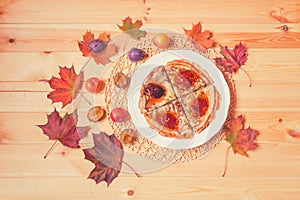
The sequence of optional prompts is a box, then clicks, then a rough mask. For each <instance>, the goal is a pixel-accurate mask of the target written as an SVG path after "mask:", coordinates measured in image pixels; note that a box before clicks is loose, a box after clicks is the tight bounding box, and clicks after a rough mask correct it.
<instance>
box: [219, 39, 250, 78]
mask: <svg viewBox="0 0 300 200" xmlns="http://www.w3.org/2000/svg"><path fill="white" fill-rule="evenodd" d="M220 46H221V51H220V53H221V54H222V56H223V58H216V59H215V60H216V63H217V64H219V65H221V66H223V67H224V69H225V71H226V72H230V73H233V72H237V70H238V69H239V68H240V67H241V66H242V65H244V64H245V62H246V61H247V59H248V54H247V49H246V47H245V46H244V45H243V44H242V43H241V42H240V43H239V44H237V45H235V47H234V48H233V50H230V49H228V47H227V46H222V45H220Z"/></svg>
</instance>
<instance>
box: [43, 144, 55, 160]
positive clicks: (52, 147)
mask: <svg viewBox="0 0 300 200" xmlns="http://www.w3.org/2000/svg"><path fill="white" fill-rule="evenodd" d="M57 141H58V140H55V142H54V143H53V144H52V146H51V147H50V149H49V150H48V151H47V153H46V154H45V155H44V159H46V158H47V156H48V155H49V153H50V152H51V151H52V150H53V149H54V146H55V145H56V143H57Z"/></svg>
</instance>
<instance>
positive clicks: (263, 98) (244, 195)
mask: <svg viewBox="0 0 300 200" xmlns="http://www.w3.org/2000/svg"><path fill="white" fill-rule="evenodd" d="M127 16H131V17H132V18H133V19H134V20H136V19H142V20H143V22H144V26H143V27H144V28H145V29H147V28H153V27H156V28H161V29H169V30H173V31H177V32H179V33H183V28H186V29H191V27H192V24H195V23H197V22H199V21H200V22H202V23H203V29H204V30H210V31H212V32H213V33H214V36H213V38H214V39H215V40H216V41H217V42H218V43H220V44H222V45H227V46H229V47H230V48H232V47H233V46H234V45H235V44H237V43H238V42H240V41H242V42H243V44H245V45H246V47H247V48H248V54H249V59H248V61H247V63H246V65H245V66H243V67H242V68H243V69H244V70H246V71H247V72H248V73H249V75H250V77H251V79H252V80H253V86H252V87H251V88H249V87H248V84H249V82H248V78H247V76H246V75H245V73H243V72H242V70H239V72H237V73H236V74H234V75H233V78H234V80H235V83H236V92H237V108H236V115H239V114H244V115H245V117H246V126H251V127H252V128H254V129H257V130H258V131H259V133H260V134H259V136H258V144H259V148H258V149H256V150H255V151H253V152H250V153H249V155H250V156H249V158H246V157H242V156H239V155H234V154H233V153H232V152H230V154H229V167H228V172H227V175H226V177H221V174H222V173H223V169H224V159H225V151H226V149H227V147H228V144H227V142H225V141H224V140H222V141H221V142H220V143H219V144H218V145H216V147H215V148H214V149H213V150H212V152H210V154H209V155H208V156H207V157H205V158H203V159H199V160H194V161H191V162H188V163H184V164H173V165H170V166H160V168H156V170H154V171H152V170H148V169H150V168H149V166H148V165H147V167H148V168H147V170H148V171H147V173H146V172H145V169H146V167H145V162H141V161H140V162H137V161H135V160H132V159H131V157H130V155H129V154H126V156H125V159H126V160H127V161H129V162H132V166H134V167H136V170H138V171H143V173H142V175H143V177H142V178H140V179H138V178H136V177H135V176H134V175H133V174H132V173H129V169H128V168H126V167H124V168H123V171H122V172H121V173H120V177H118V178H117V179H116V180H114V181H113V183H112V184H111V186H110V187H109V188H107V187H106V185H105V184H104V183H100V184H99V185H96V184H95V183H94V182H93V181H92V180H87V179H86V177H87V176H88V174H89V172H90V171H91V170H92V169H93V167H94V165H93V164H92V163H91V162H89V161H87V160H84V155H83V153H82V150H81V149H69V148H66V147H64V146H62V145H61V144H57V145H56V146H55V148H54V150H53V151H52V152H51V154H50V155H49V157H48V158H47V159H43V156H44V153H45V152H46V151H47V150H48V148H49V147H50V146H51V145H52V141H49V140H48V139H47V136H45V135H44V134H43V133H42V131H41V130H40V129H39V128H38V127H37V126H36V125H37V124H44V123H46V114H49V113H50V112H51V111H53V109H54V107H57V108H58V109H59V110H60V104H51V101H50V100H49V99H47V98H46V95H47V93H49V92H50V91H51V88H50V87H49V85H48V84H47V83H46V82H44V81H40V80H45V79H49V78H51V77H52V76H57V75H58V70H59V68H58V66H69V67H70V66H71V65H74V66H75V69H76V71H79V70H80V68H81V66H82V64H83V63H84V62H85V61H86V60H87V59H86V58H84V57H82V56H81V53H80V52H79V50H78V46H77V41H78V40H81V39H82V34H84V33H85V31H86V30H91V31H92V32H94V33H95V34H96V35H97V34H99V33H100V32H103V31H107V32H109V33H111V34H112V35H113V36H114V35H116V34H118V33H120V30H119V29H118V27H117V26H116V24H121V20H122V19H124V18H125V17H127ZM299 23H300V3H299V1H298V0H291V1H282V0H264V1H256V0H243V1H240V0H215V1H211V0H188V1H182V0H172V1H170V0H167V1H160V0H127V1H122V0H112V1H104V0H97V1H96V0H87V1H80V0H74V1H66V0H51V1H49V0H45V1H38V0H1V1H0V70H1V73H0V163H1V165H0V188H1V189H0V196H1V199H5V200H6V199H11V200H19V199H30V200H35V199H64V200H65V199H72V200H73V199H74V200H77V199H187V198H188V199H222V200H223V199H230V200H232V199H243V200H244V199H245V200H249V199H251V200H254V199H255V200H256V199H266V200H269V199H295V200H296V199H297V200H298V199H299V198H300V189H299V188H300V172H299V167H300V154H299V151H300V140H299V138H294V137H291V136H290V135H288V134H287V129H294V130H296V131H299V130H300V123H299V122H300V93H299V88H300V64H299V63H300V57H299V55H300V54H299V53H300V26H299ZM284 25H286V27H287V29H288V30H287V31H284V30H283V28H282V27H283V26H284ZM216 49H218V47H216ZM99 70H101V69H99ZM97 74H98V71H97V72H95V76H97ZM83 94H84V95H89V93H86V91H85V90H84V89H83ZM103 94H104V93H103V91H102V92H101V93H100V94H99V99H97V103H99V104H101V105H104V101H103ZM76 102H77V103H82V105H81V106H80V109H79V110H78V112H79V119H80V120H79V123H80V125H87V124H91V123H90V122H88V120H87V119H86V116H85V115H86V110H87V109H89V108H90V106H89V105H88V104H87V103H85V102H84V101H82V102H80V101H76ZM72 109H73V107H72V106H67V107H66V108H65V109H63V110H62V114H64V113H65V112H71V111H72ZM91 125H95V124H91ZM96 125H97V127H99V129H102V130H104V131H107V132H108V133H111V132H112V131H111V129H110V126H109V125H108V123H107V119H105V120H103V121H101V122H100V123H99V124H96ZM91 145H92V143H91V140H90V138H85V139H84V140H83V141H82V142H81V146H82V147H83V148H86V147H89V146H91ZM129 190H133V191H134V194H133V196H129V195H128V193H127V192H128V191H129Z"/></svg>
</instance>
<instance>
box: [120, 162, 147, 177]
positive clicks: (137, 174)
mask: <svg viewBox="0 0 300 200" xmlns="http://www.w3.org/2000/svg"><path fill="white" fill-rule="evenodd" d="M122 162H123V163H124V164H125V165H126V166H127V167H128V168H129V169H130V170H131V171H133V172H134V174H135V175H136V176H137V177H138V178H140V177H142V176H141V175H140V174H139V173H137V172H136V171H135V170H134V169H133V168H132V167H131V166H130V165H129V164H128V163H127V162H125V161H124V160H123V161H122Z"/></svg>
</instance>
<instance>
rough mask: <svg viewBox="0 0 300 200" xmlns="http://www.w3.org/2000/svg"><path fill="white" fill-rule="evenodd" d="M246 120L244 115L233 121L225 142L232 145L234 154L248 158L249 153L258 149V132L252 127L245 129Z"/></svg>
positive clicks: (227, 130) (226, 132) (227, 129)
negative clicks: (256, 140) (256, 141)
mask: <svg viewBox="0 0 300 200" xmlns="http://www.w3.org/2000/svg"><path fill="white" fill-rule="evenodd" d="M244 123H245V119H244V118H243V116H242V115H239V116H238V117H237V118H235V119H233V120H232V121H231V123H230V124H229V126H228V127H227V128H226V131H225V140H226V141H227V142H228V143H229V144H230V145H231V147H232V150H233V152H234V153H238V154H240V155H243V156H248V154H247V151H249V150H254V149H255V148H256V147H257V144H256V143H255V139H256V136H257V135H258V132H257V131H256V130H253V129H251V128H250V127H248V128H246V129H244V126H245V125H244Z"/></svg>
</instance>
